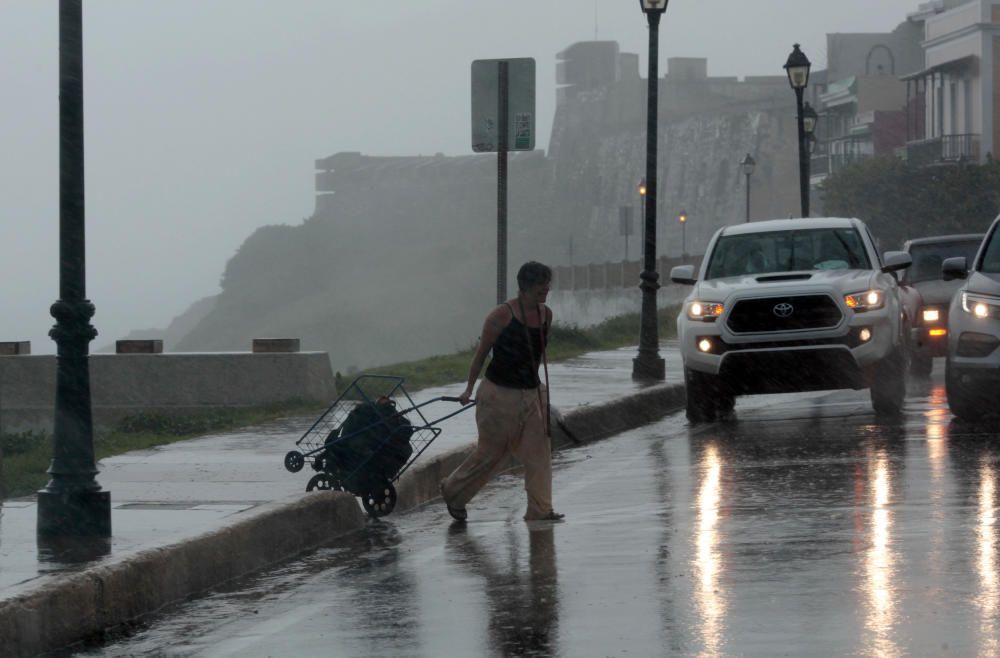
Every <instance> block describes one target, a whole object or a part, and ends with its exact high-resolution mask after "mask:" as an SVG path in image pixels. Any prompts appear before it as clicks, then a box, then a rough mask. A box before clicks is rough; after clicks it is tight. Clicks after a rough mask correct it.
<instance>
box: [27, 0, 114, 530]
mask: <svg viewBox="0 0 1000 658" xmlns="http://www.w3.org/2000/svg"><path fill="white" fill-rule="evenodd" d="M83 137H84V131H83V7H82V0H60V2H59V263H60V265H59V299H58V300H57V301H56V302H55V303H54V304H52V309H51V313H52V316H53V317H54V318H55V319H56V324H55V326H54V327H52V330H51V331H50V332H49V335H50V336H51V337H52V338H53V339H54V340H55V341H56V345H57V353H58V356H57V359H56V400H55V403H56V404H55V407H56V408H55V422H54V428H53V436H52V463H51V465H50V466H49V470H48V473H49V475H50V476H51V479H50V480H49V483H48V484H47V485H45V488H44V489H42V490H41V491H39V492H38V523H37V528H36V530H37V534H38V537H39V538H40V539H44V540H49V539H53V538H60V537H91V538H102V537H109V536H110V535H111V494H110V493H109V492H107V491H102V490H101V486H100V485H99V484H98V483H97V479H96V477H95V476H96V475H97V467H96V464H95V461H94V428H93V418H92V411H91V404H90V363H89V344H90V341H92V340H93V339H94V337H96V336H97V330H96V329H94V327H93V325H91V324H90V319H91V318H92V317H93V316H94V305H93V304H91V303H90V300H89V299H87V294H86V267H85V261H84V255H85V253H84V176H83V172H84V170H83V165H84V152H83Z"/></svg>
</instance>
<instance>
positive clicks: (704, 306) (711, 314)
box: [687, 301, 724, 322]
mask: <svg viewBox="0 0 1000 658" xmlns="http://www.w3.org/2000/svg"><path fill="white" fill-rule="evenodd" d="M723 309H724V307H723V305H722V304H718V303H716V302H699V301H693V302H691V303H690V304H688V309H687V314H688V317H689V318H691V319H692V320H704V321H706V322H710V321H712V320H715V319H716V318H717V317H719V316H720V315H722V311H723Z"/></svg>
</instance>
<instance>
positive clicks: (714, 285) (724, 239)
mask: <svg viewBox="0 0 1000 658" xmlns="http://www.w3.org/2000/svg"><path fill="white" fill-rule="evenodd" d="M910 263H911V259H910V256H909V255H908V254H906V253H904V252H887V253H886V254H885V257H884V259H883V258H881V257H880V256H879V253H878V250H877V249H876V246H875V241H874V239H873V238H872V236H871V233H870V232H869V230H868V227H867V226H865V224H864V223H863V222H861V221H860V220H858V219H844V218H809V219H788V220H770V221H764V222H752V223H746V224H738V225H735V226H728V227H725V228H722V229H720V230H719V231H717V232H716V234H715V236H713V238H712V240H711V241H710V243H709V246H708V249H707V250H706V256H705V258H704V260H703V261H702V264H701V270H700V272H699V274H698V276H697V277H695V275H694V268H693V266H691V265H681V266H679V267H675V268H673V270H672V271H671V274H670V278H671V280H672V281H674V282H675V283H684V284H692V285H693V286H694V289H693V290H692V292H691V294H690V295H689V296H688V297H687V299H686V300H685V302H684V305H683V308H682V310H681V313H680V316H679V317H678V320H677V332H678V338H679V342H680V350H681V356H682V358H683V361H684V377H685V384H686V385H687V400H688V401H687V415H688V418H689V419H690V420H692V421H695V422H697V421H705V420H712V419H713V418H716V417H718V416H721V415H725V414H727V413H729V412H730V411H731V410H732V408H733V405H734V402H735V396H737V395H743V394H754V393H783V392H793V391H815V390H829V389H838V388H852V389H863V388H870V389H871V399H872V404H873V406H874V408H875V410H876V412H878V413H884V414H898V413H899V411H900V410H901V408H902V404H903V398H904V396H905V393H906V386H905V377H906V360H907V359H906V357H907V350H906V349H905V343H906V340H905V337H906V336H907V334H908V332H909V326H908V325H907V324H906V322H905V320H904V314H903V312H902V308H901V303H900V290H899V284H898V282H897V280H896V274H895V272H896V271H898V270H902V269H904V268H906V267H908V266H909V265H910Z"/></svg>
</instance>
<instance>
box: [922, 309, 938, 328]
mask: <svg viewBox="0 0 1000 658" xmlns="http://www.w3.org/2000/svg"><path fill="white" fill-rule="evenodd" d="M920 317H921V318H922V319H923V321H924V324H935V323H937V322H940V321H941V309H939V308H935V307H933V306H925V307H924V308H923V309H921V311H920Z"/></svg>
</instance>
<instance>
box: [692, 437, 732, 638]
mask: <svg viewBox="0 0 1000 658" xmlns="http://www.w3.org/2000/svg"><path fill="white" fill-rule="evenodd" d="M700 470H701V485H700V487H699V489H698V501H697V503H698V521H697V523H698V531H697V534H696V535H695V541H696V543H697V547H696V549H697V550H696V552H695V563H694V572H695V574H696V576H697V579H698V588H697V589H696V591H695V598H696V601H697V605H698V609H699V611H700V613H701V624H700V631H701V639H702V654H701V655H703V656H719V655H722V645H723V636H724V632H723V621H724V618H725V613H726V601H725V596H724V595H723V594H722V593H721V590H720V585H719V573H720V571H721V569H722V560H721V558H720V554H719V531H718V523H719V502H720V501H721V499H722V487H721V482H722V459H721V458H720V457H719V449H718V446H716V445H715V443H710V444H708V445H707V446H706V447H705V453H704V458H703V460H702V463H701V465H700Z"/></svg>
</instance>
